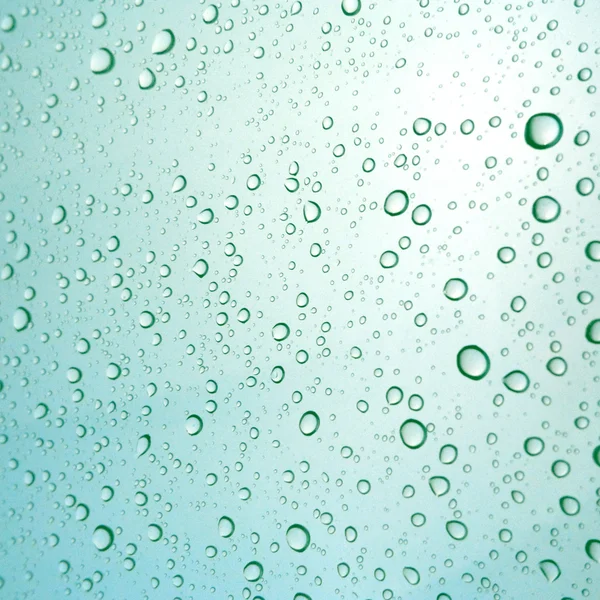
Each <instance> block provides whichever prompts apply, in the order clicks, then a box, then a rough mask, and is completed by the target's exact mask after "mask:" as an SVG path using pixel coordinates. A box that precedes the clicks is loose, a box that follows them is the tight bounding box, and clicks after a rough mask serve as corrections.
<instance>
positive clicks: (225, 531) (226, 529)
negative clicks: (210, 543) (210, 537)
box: [218, 517, 235, 538]
mask: <svg viewBox="0 0 600 600" xmlns="http://www.w3.org/2000/svg"><path fill="white" fill-rule="evenodd" d="M218 529H219V535H220V536H221V537H223V538H228V537H231V536H232V535H233V532H234V531H235V524H234V522H233V519H230V518H229V517H221V518H220V519H219V525H218Z"/></svg>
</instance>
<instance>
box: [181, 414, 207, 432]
mask: <svg viewBox="0 0 600 600" xmlns="http://www.w3.org/2000/svg"><path fill="white" fill-rule="evenodd" d="M203 427H204V423H203V422H202V419H201V417H199V416H198V415H190V416H189V417H188V418H187V419H186V420H185V430H186V432H187V433H188V435H198V434H199V433H200V432H201V431H202V428H203Z"/></svg>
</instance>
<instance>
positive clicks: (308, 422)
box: [299, 410, 321, 436]
mask: <svg viewBox="0 0 600 600" xmlns="http://www.w3.org/2000/svg"><path fill="white" fill-rule="evenodd" d="M320 424H321V419H320V418H319V415H318V414H317V413H316V412H314V411H312V410H309V411H307V412H305V413H304V414H303V415H302V417H300V425H299V426H300V431H301V432H302V433H303V434H304V435H306V436H310V435H314V434H315V433H316V432H317V430H318V429H319V425H320Z"/></svg>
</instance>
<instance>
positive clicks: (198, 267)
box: [192, 258, 208, 279]
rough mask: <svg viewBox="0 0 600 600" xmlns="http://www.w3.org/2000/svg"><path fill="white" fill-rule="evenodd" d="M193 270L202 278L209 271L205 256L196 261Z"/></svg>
mask: <svg viewBox="0 0 600 600" xmlns="http://www.w3.org/2000/svg"><path fill="white" fill-rule="evenodd" d="M192 271H194V273H195V274H196V275H198V277H200V279H202V277H204V276H205V275H206V274H207V273H208V263H207V262H206V261H205V260H204V259H203V258H200V259H198V260H197V261H196V264H195V265H194V268H193V269H192Z"/></svg>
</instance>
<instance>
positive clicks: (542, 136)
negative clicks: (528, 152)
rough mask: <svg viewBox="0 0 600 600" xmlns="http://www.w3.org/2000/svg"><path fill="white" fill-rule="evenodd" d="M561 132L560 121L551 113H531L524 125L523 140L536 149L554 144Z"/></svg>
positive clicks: (544, 148) (561, 125)
mask: <svg viewBox="0 0 600 600" xmlns="http://www.w3.org/2000/svg"><path fill="white" fill-rule="evenodd" d="M562 134H563V124H562V121H561V120H560V119H559V118H558V117H557V116H556V115H554V114H552V113H539V114H537V115H533V116H532V117H530V118H529V120H528V121H527V124H526V125H525V141H526V142H527V143H528V144H529V145H530V146H531V147H532V148H535V149H536V150H546V149H547V148H552V146H556V144H558V142H559V141H560V138H561V137H562Z"/></svg>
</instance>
